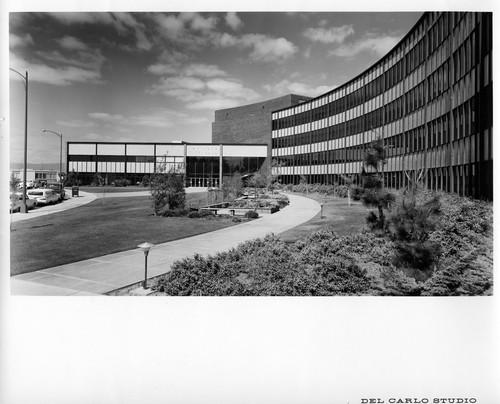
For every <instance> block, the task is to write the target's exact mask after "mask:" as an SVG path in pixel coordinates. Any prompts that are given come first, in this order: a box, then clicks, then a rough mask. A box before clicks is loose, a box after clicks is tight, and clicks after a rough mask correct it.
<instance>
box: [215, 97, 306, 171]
mask: <svg viewBox="0 0 500 404" xmlns="http://www.w3.org/2000/svg"><path fill="white" fill-rule="evenodd" d="M310 99H311V98H310V97H305V96H303V95H297V94H287V95H284V96H282V97H278V98H273V99H271V100H267V101H261V102H257V103H254V104H248V105H242V106H239V107H234V108H226V109H221V110H218V111H215V120H214V122H213V123H212V142H213V143H228V142H229V143H238V144H252V143H266V144H267V145H268V146H269V147H268V156H267V157H268V158H267V159H266V162H265V163H264V166H263V167H262V169H263V170H264V171H269V170H270V167H271V165H270V162H271V119H272V112H273V111H276V110H279V109H282V108H287V107H291V106H295V105H299V104H301V103H303V102H305V101H307V100H310Z"/></svg>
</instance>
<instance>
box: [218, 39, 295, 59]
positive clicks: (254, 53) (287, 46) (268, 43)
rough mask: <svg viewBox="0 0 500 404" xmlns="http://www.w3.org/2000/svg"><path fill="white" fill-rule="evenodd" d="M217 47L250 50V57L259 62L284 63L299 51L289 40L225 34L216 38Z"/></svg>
mask: <svg viewBox="0 0 500 404" xmlns="http://www.w3.org/2000/svg"><path fill="white" fill-rule="evenodd" d="M216 45H219V46H221V47H229V46H239V47H241V48H250V49H251V52H250V55H249V57H250V58H251V59H252V60H254V61H259V62H283V61H285V60H286V59H288V58H290V57H291V56H293V55H294V54H295V53H296V52H297V51H298V48H297V47H296V46H295V45H294V44H293V43H292V42H290V41H288V40H287V39H285V38H273V37H271V36H269V35H264V34H245V35H242V36H240V37H235V36H233V35H230V34H227V33H224V34H221V35H219V36H218V37H217V38H216Z"/></svg>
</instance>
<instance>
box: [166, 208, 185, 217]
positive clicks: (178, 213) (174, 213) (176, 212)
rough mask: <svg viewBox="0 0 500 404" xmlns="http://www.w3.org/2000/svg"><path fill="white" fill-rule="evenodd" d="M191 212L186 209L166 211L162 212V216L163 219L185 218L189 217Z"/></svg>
mask: <svg viewBox="0 0 500 404" xmlns="http://www.w3.org/2000/svg"><path fill="white" fill-rule="evenodd" d="M189 213H190V212H189V211H188V210H186V209H174V210H172V209H166V210H164V211H162V212H161V214H160V215H161V216H163V217H183V216H187V215H188V214H189Z"/></svg>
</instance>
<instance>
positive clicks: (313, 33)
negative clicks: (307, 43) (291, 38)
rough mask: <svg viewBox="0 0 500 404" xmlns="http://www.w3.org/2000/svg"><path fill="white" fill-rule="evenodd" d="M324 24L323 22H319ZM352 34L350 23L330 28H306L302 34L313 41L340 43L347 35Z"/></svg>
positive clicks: (352, 29)
mask: <svg viewBox="0 0 500 404" xmlns="http://www.w3.org/2000/svg"><path fill="white" fill-rule="evenodd" d="M320 25H324V24H320ZM352 34H354V28H353V26H352V25H343V26H341V27H330V28H323V27H320V28H308V29H306V30H305V31H304V36H305V37H306V38H308V39H310V40H311V41H313V42H321V43H324V44H332V43H342V42H344V40H345V39H346V38H347V37H348V36H349V35H352Z"/></svg>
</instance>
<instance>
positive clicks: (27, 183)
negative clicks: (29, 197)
mask: <svg viewBox="0 0 500 404" xmlns="http://www.w3.org/2000/svg"><path fill="white" fill-rule="evenodd" d="M23 184H24V183H23V182H20V183H19V184H18V185H17V188H19V189H21V188H22V187H23ZM34 186H35V184H34V182H33V181H26V189H31V188H33V187H34Z"/></svg>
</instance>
